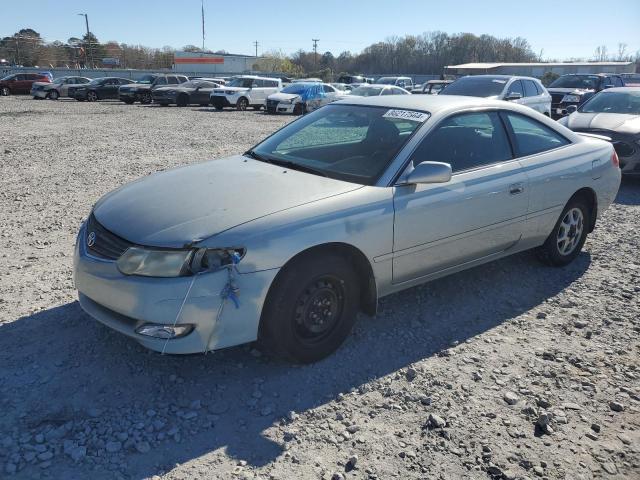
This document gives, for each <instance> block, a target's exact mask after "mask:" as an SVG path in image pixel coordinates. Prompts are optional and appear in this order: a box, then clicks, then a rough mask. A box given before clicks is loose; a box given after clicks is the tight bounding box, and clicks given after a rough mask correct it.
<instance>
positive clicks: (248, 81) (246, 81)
mask: <svg viewBox="0 0 640 480" xmlns="http://www.w3.org/2000/svg"><path fill="white" fill-rule="evenodd" d="M253 82H255V79H253V78H234V79H233V80H231V81H230V82H229V83H227V85H226V86H227V87H240V88H251V85H253Z"/></svg>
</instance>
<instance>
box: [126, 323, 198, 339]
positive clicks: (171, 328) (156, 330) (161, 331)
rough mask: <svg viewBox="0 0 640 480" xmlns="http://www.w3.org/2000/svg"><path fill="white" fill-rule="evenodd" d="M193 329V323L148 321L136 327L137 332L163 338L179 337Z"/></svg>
mask: <svg viewBox="0 0 640 480" xmlns="http://www.w3.org/2000/svg"><path fill="white" fill-rule="evenodd" d="M192 330H193V325H189V324H182V325H158V324H153V323H146V324H144V325H142V326H141V327H138V328H137V329H136V333H139V334H140V335H146V336H147V337H155V338H162V339H165V340H166V339H171V338H179V337H184V336H185V335H188V334H189V333H191V331H192Z"/></svg>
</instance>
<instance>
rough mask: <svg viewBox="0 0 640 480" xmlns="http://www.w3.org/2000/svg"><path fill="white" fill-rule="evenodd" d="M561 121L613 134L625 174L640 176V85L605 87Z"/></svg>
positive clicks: (576, 129) (573, 127) (577, 128)
mask: <svg viewBox="0 0 640 480" xmlns="http://www.w3.org/2000/svg"><path fill="white" fill-rule="evenodd" d="M569 112H570V114H569V115H568V116H566V117H563V118H561V119H560V120H558V122H559V123H560V124H561V125H564V126H565V127H568V128H570V129H571V130H573V131H574V132H585V133H592V134H596V135H604V136H606V137H609V138H610V139H611V141H612V143H613V147H614V148H615V149H616V153H617V154H618V157H619V159H620V168H621V169H622V174H623V175H634V176H640V87H621V88H610V89H607V90H603V91H602V92H599V93H597V94H595V95H594V96H592V97H591V98H589V100H587V101H586V102H584V103H583V104H582V105H580V106H579V107H575V106H571V107H569Z"/></svg>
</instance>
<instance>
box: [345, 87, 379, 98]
mask: <svg viewBox="0 0 640 480" xmlns="http://www.w3.org/2000/svg"><path fill="white" fill-rule="evenodd" d="M382 90H384V87H358V88H354V89H353V90H351V95H357V96H360V97H377V96H378V95H380V94H381V93H382Z"/></svg>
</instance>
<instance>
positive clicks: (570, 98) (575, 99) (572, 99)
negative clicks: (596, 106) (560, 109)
mask: <svg viewBox="0 0 640 480" xmlns="http://www.w3.org/2000/svg"><path fill="white" fill-rule="evenodd" d="M562 103H580V95H565V96H564V97H562Z"/></svg>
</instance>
